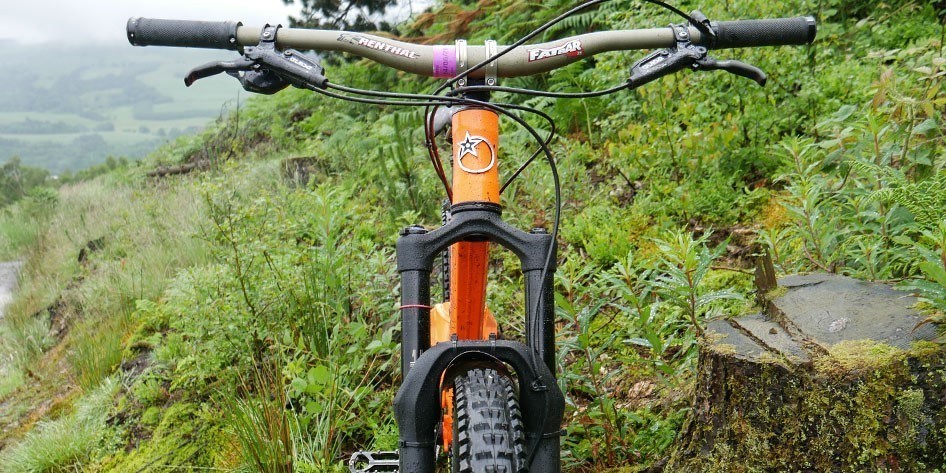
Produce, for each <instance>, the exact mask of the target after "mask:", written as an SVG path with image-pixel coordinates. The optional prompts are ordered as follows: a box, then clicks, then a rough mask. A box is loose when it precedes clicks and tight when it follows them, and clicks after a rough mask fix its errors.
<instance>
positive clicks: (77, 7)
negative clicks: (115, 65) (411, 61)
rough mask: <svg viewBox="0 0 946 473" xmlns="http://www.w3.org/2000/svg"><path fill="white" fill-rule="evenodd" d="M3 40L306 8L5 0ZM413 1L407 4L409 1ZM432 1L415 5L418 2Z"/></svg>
mask: <svg viewBox="0 0 946 473" xmlns="http://www.w3.org/2000/svg"><path fill="white" fill-rule="evenodd" d="M0 3H2V7H0V41H2V40H10V39H13V40H16V41H19V42H23V43H43V42H50V41H68V43H69V44H76V43H87V42H92V41H94V42H106V43H111V44H120V43H126V42H127V40H126V38H125V23H126V22H127V21H128V18H129V17H132V16H143V17H151V18H173V19H180V20H208V21H216V20H239V21H242V22H243V23H244V24H246V25H254V26H260V25H262V24H264V23H271V24H275V23H282V24H287V23H288V21H287V19H288V17H289V15H294V14H297V13H298V12H299V10H300V9H301V8H300V7H299V6H298V5H292V6H286V5H285V4H284V3H283V1H282V0H33V1H29V0H26V1H23V0H0ZM404 3H408V2H404ZM425 3H429V2H426V1H415V2H414V7H415V9H416V8H417V6H418V4H425ZM404 16H406V15H404Z"/></svg>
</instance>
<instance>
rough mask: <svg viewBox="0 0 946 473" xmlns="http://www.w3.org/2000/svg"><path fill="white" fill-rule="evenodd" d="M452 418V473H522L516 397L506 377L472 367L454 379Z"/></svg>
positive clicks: (523, 467) (521, 452)
mask: <svg viewBox="0 0 946 473" xmlns="http://www.w3.org/2000/svg"><path fill="white" fill-rule="evenodd" d="M453 415H454V418H455V422H454V427H453V446H452V450H453V451H452V461H451V464H452V465H453V467H452V471H453V473H519V472H521V471H525V470H526V465H525V462H526V455H525V448H524V440H523V439H524V436H523V428H522V416H521V413H520V411H519V397H518V396H517V394H516V390H515V388H514V387H513V384H512V381H511V380H510V379H509V377H508V376H507V375H505V374H502V373H500V372H499V371H497V370H495V369H492V368H475V369H471V370H469V371H467V372H466V373H464V374H462V375H460V376H458V377H457V378H456V379H455V380H454V397H453Z"/></svg>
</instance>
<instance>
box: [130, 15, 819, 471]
mask: <svg viewBox="0 0 946 473" xmlns="http://www.w3.org/2000/svg"><path fill="white" fill-rule="evenodd" d="M605 1H608V0H594V1H590V2H586V3H583V4H581V5H579V6H577V7H575V8H573V9H571V10H569V11H567V12H565V13H563V14H562V15H559V16H558V17H556V18H555V19H553V20H551V21H549V22H548V23H546V24H544V25H542V26H541V27H539V28H537V29H536V30H535V31H533V32H532V33H530V34H528V35H526V36H524V37H523V38H522V39H520V40H519V41H516V42H515V43H514V44H512V45H509V46H500V45H498V44H497V43H496V42H495V41H486V42H485V44H484V45H482V46H471V45H468V44H467V42H466V41H464V40H458V41H456V43H455V44H453V45H437V46H425V45H417V44H410V43H406V42H402V41H397V40H393V39H390V38H384V37H380V36H375V35H370V34H364V33H354V32H346V31H327V30H304V29H291V28H282V27H281V26H271V25H265V26H264V27H262V28H254V27H245V26H243V25H242V24H241V23H239V22H233V21H230V22H202V21H184V20H157V19H145V18H131V19H129V21H128V24H127V34H128V40H129V42H131V44H133V45H136V46H148V45H159V46H179V47H198V48H215V49H229V50H236V51H238V52H240V54H241V55H240V58H239V59H236V60H232V61H221V62H214V63H209V64H205V65H203V66H200V67H197V68H195V69H193V70H192V71H191V72H190V73H189V74H188V75H187V77H186V78H185V84H186V85H188V86H189V85H191V84H192V83H193V82H194V81H196V80H198V79H201V78H204V77H208V76H211V75H215V74H219V73H227V74H229V75H231V76H233V77H235V78H237V79H238V80H239V81H240V82H241V84H242V85H243V87H244V89H246V90H248V91H251V92H255V93H261V94H273V93H276V92H278V91H280V90H282V89H284V88H286V87H288V86H290V85H292V86H295V87H300V88H304V89H308V90H312V91H314V92H317V93H320V94H323V95H326V96H328V97H332V98H336V99H344V100H354V101H358V102H364V103H371V104H380V105H403V106H422V107H425V108H426V111H425V124H424V130H425V135H426V138H427V148H428V154H429V157H430V159H431V162H432V164H433V166H434V169H435V170H436V172H437V175H438V177H439V178H440V180H441V182H442V184H443V186H444V189H445V193H446V194H447V197H448V201H449V203H450V205H449V206H447V207H446V208H445V210H444V219H443V220H444V221H443V225H442V226H441V227H439V228H437V229H434V230H428V229H426V228H424V227H422V226H418V225H415V226H410V227H407V228H405V229H403V230H402V231H401V234H400V237H399V238H398V241H397V270H398V272H399V274H400V283H401V295H400V297H401V301H400V304H401V305H400V310H401V314H402V316H401V375H402V382H401V386H400V388H399V390H398V393H397V396H396V398H395V401H394V412H395V417H396V420H397V425H398V430H399V442H398V446H399V448H398V450H397V451H396V452H357V453H355V454H354V455H353V456H352V457H351V460H350V462H349V468H350V470H351V471H352V472H363V473H367V472H382V471H387V472H390V471H407V472H416V473H432V472H433V471H435V469H436V463H437V457H438V453H437V450H438V447H440V448H441V449H442V451H443V452H446V456H447V457H448V458H449V460H450V465H451V470H452V471H453V472H462V473H465V472H477V473H479V472H492V473H501V472H508V473H512V472H521V471H536V472H552V473H554V472H558V471H560V469H561V466H560V445H559V443H560V441H559V438H560V436H561V433H562V430H561V425H562V418H563V414H564V407H565V400H564V395H563V393H562V391H561V389H560V388H559V386H558V384H557V382H556V377H555V363H556V360H555V317H554V315H555V314H554V291H553V287H552V286H553V284H552V283H553V275H554V272H555V264H556V251H557V248H556V238H557V235H558V227H559V220H560V213H561V193H560V189H559V176H558V172H557V168H556V166H555V160H554V157H553V156H552V153H551V150H550V149H549V145H550V143H551V140H552V138H553V136H554V132H555V130H554V123H552V122H551V119H550V118H549V117H548V115H545V114H544V113H542V112H541V111H538V110H535V109H531V108H528V107H523V106H519V105H511V104H497V103H494V102H491V101H490V94H491V93H493V92H506V93H516V94H532V95H541V96H545V97H553V98H582V97H594V96H601V95H606V94H610V93H614V92H618V91H621V90H625V89H627V90H631V89H635V88H637V87H640V86H643V85H645V84H648V83H650V82H653V81H654V80H657V79H659V78H660V77H663V76H665V75H668V74H672V73H675V72H679V71H681V70H683V69H693V70H700V71H708V70H723V71H726V72H730V73H733V74H736V75H740V76H743V77H746V78H749V79H751V80H753V81H755V82H757V83H758V84H760V85H764V84H765V82H766V75H765V73H764V72H762V71H761V70H759V69H758V68H756V67H754V66H751V65H748V64H745V63H742V62H739V61H717V60H715V59H713V58H712V57H710V56H709V54H708V51H709V50H712V49H723V48H738V47H757V46H778V45H803V44H810V43H811V42H812V41H813V40H814V38H815V36H816V34H817V27H816V21H815V19H814V18H813V17H797V18H782V19H767V20H744V21H728V22H714V21H710V20H709V19H708V18H707V17H706V16H705V15H703V14H702V13H700V12H699V11H694V12H692V13H690V14H686V13H684V12H682V11H680V10H678V9H676V8H674V7H672V6H670V5H667V4H666V3H663V2H662V1H659V0H646V1H647V2H649V3H654V4H657V5H659V6H661V7H664V8H666V9H669V10H671V11H673V12H674V13H675V14H677V15H679V16H681V17H683V18H684V19H685V20H686V21H685V22H684V23H680V24H674V25H670V26H668V27H664V28H652V29H643V30H620V31H606V32H595V33H587V34H582V35H578V36H573V37H568V38H563V39H560V40H557V41H551V42H546V43H540V44H531V45H526V43H527V42H528V41H529V40H531V39H532V38H534V37H535V36H537V35H539V34H540V33H542V32H544V31H546V30H547V29H548V28H550V27H551V26H553V25H555V24H556V23H558V22H560V21H562V20H563V19H565V18H568V17H569V16H571V15H574V14H576V13H578V12H580V11H582V10H585V9H587V8H590V7H592V6H595V5H598V4H601V3H604V2H605ZM299 49H312V50H316V51H341V52H346V53H350V54H353V55H356V56H361V57H365V58H368V59H371V60H373V61H375V62H378V63H380V64H383V65H386V66H389V67H394V68H397V69H400V70H402V71H406V72H411V73H415V74H418V75H423V76H429V77H435V78H443V79H448V80H447V81H446V82H444V83H443V85H441V86H440V87H439V88H438V89H437V90H436V91H435V92H434V93H433V94H429V95H418V94H399V93H392V92H378V91H368V90H359V89H354V88H350V87H345V86H342V85H337V84H333V83H331V82H329V81H328V79H327V78H326V76H325V70H324V68H323V67H322V65H321V64H320V62H319V61H318V60H317V59H316V58H313V57H311V56H309V55H306V54H304V53H302V52H300V51H299ZM639 49H657V50H656V51H655V52H652V53H651V54H649V55H647V56H645V57H644V58H643V59H641V60H639V61H637V62H636V63H635V64H634V65H633V66H632V67H631V74H630V76H629V78H628V80H627V81H626V82H624V83H621V84H618V85H616V86H615V87H612V88H609V89H606V90H600V91H593V92H583V93H552V92H543V91H533V90H527V89H517V88H511V87H503V86H500V85H499V79H500V78H507V77H517V76H526V75H532V74H539V73H544V72H549V71H551V70H554V69H556V68H559V67H563V66H565V65H568V64H571V63H572V62H575V61H577V60H580V59H584V58H587V57H591V56H593V55H595V54H598V53H602V52H605V51H618V50H639ZM511 110H518V111H525V112H530V113H536V114H538V115H539V116H542V117H543V118H545V119H546V120H548V121H549V122H550V125H551V132H550V133H549V135H548V136H547V137H545V138H543V137H542V136H540V135H539V133H538V132H537V131H536V130H535V129H534V128H533V127H532V126H530V125H529V124H528V123H527V122H525V121H524V120H523V119H522V118H521V117H519V116H518V115H516V114H514V113H512V112H511ZM500 115H503V116H506V117H508V118H510V119H511V120H513V121H514V122H516V123H517V124H518V125H520V126H522V127H523V128H524V129H525V130H526V131H527V132H528V133H529V134H530V135H531V136H532V137H533V138H534V139H535V140H536V142H537V143H538V145H539V149H538V150H537V151H536V152H535V153H533V155H532V156H531V157H530V158H529V159H528V160H526V161H525V162H524V164H522V165H521V166H520V167H519V168H518V169H517V170H516V171H515V172H514V173H513V175H512V176H511V177H510V178H509V179H507V181H506V183H505V184H504V185H502V186H501V185H500V180H499V171H498V168H499V162H498V159H499V156H498V145H499V117H500ZM448 127H449V128H451V129H452V131H451V136H452V148H453V153H452V154H453V156H452V159H451V162H452V164H453V172H452V183H451V182H448V177H447V172H446V171H445V169H444V167H443V163H442V160H441V158H440V155H439V151H438V147H437V145H436V137H437V136H438V135H440V134H443V133H444V132H445V130H446V128H448ZM540 155H544V157H545V159H546V161H547V162H548V164H549V166H550V169H551V174H552V178H553V183H554V187H555V217H554V220H553V223H552V231H551V232H549V231H547V230H546V229H542V228H536V229H533V230H532V231H530V232H525V231H522V230H520V229H517V228H514V227H512V226H511V225H509V224H507V223H505V222H504V221H503V219H502V216H501V213H502V207H501V205H500V194H501V193H502V191H503V190H504V189H505V187H506V186H508V185H509V183H510V182H512V180H514V179H515V178H516V177H518V176H519V175H520V173H521V172H522V171H523V170H524V169H525V168H526V167H527V166H529V165H530V164H532V163H533V162H534V161H535V160H536V159H537V157H538V156H540ZM490 243H498V244H500V245H502V246H504V247H506V248H507V249H509V250H511V251H513V252H514V253H515V254H516V255H517V256H518V258H519V260H520V262H521V264H522V272H523V279H524V286H525V290H524V293H525V295H524V297H525V302H526V304H525V307H526V314H525V327H526V334H525V343H521V342H517V341H512V340H506V339H503V338H502V337H500V331H499V328H498V324H497V322H496V319H495V317H494V316H493V314H492V313H491V312H490V311H489V309H488V308H487V307H486V286H487V284H486V279H487V263H488V251H489V245H490ZM439 257H442V258H444V261H445V264H444V265H443V267H444V268H449V270H445V271H444V277H443V278H442V280H443V281H444V285H445V291H444V293H445V295H446V296H447V297H445V299H446V300H445V301H443V302H441V303H438V304H435V305H432V303H431V274H432V272H433V267H434V263H435V260H436V259H437V258H439Z"/></svg>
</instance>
